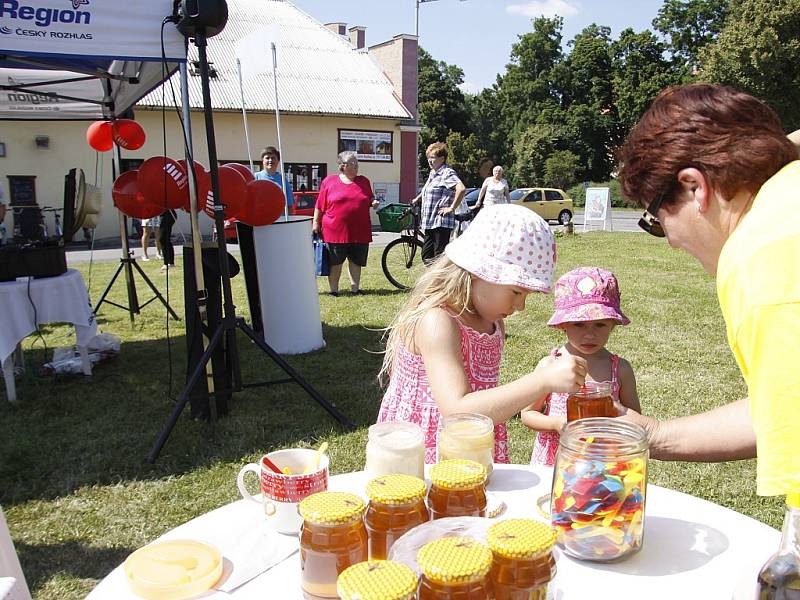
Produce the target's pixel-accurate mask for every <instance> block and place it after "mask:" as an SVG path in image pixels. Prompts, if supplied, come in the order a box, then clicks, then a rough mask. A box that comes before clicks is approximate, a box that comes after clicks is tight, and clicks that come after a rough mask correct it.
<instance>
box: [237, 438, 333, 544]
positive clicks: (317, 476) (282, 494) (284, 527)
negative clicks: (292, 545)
mask: <svg viewBox="0 0 800 600" xmlns="http://www.w3.org/2000/svg"><path fill="white" fill-rule="evenodd" d="M264 457H266V458H268V459H269V460H271V461H272V462H273V463H274V464H275V466H277V467H278V468H279V469H284V468H285V467H288V468H289V470H290V474H288V475H286V474H284V473H276V472H275V471H273V470H272V469H270V468H269V467H268V466H266V465H265V464H264ZM316 461H317V451H316V450H311V449H307V448H290V449H288V450H277V451H275V452H270V453H268V454H265V455H264V456H262V457H261V460H259V461H258V464H256V463H250V464H247V465H245V466H244V467H242V469H241V470H240V471H239V475H238V476H237V477H236V485H237V486H238V488H239V493H240V494H241V495H242V497H243V498H246V499H248V500H252V501H253V502H258V503H263V504H264V515H265V516H266V517H267V521H268V522H270V523H271V524H272V526H273V527H274V528H275V529H276V530H277V531H279V532H280V533H288V534H297V533H299V532H300V526H301V525H302V524H303V519H302V518H301V517H300V513H299V512H298V511H297V505H298V503H299V502H300V501H301V500H302V499H303V498H305V497H306V496H310V495H311V494H316V493H317V492H324V491H325V490H327V489H328V457H327V455H325V454H323V455H322V456H321V457H320V460H319V465H318V466H317V467H316V468H313V466H314V465H315V463H316ZM306 471H309V472H306ZM248 472H252V473H255V474H256V475H258V478H259V481H260V489H261V498H260V499H259V498H258V497H256V496H253V495H252V494H250V492H248V491H247V487H246V486H245V484H244V477H245V474H246V473H248Z"/></svg>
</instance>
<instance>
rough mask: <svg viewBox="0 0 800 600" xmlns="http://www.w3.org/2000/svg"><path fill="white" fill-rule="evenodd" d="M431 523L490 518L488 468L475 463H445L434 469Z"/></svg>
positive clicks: (430, 499)
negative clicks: (487, 498)
mask: <svg viewBox="0 0 800 600" xmlns="http://www.w3.org/2000/svg"><path fill="white" fill-rule="evenodd" d="M430 477H431V489H430V490H429V491H428V508H429V509H430V511H431V520H433V519H441V518H442V517H485V516H486V469H485V468H484V467H483V465H482V464H480V463H477V462H475V461H474V460H463V459H455V460H445V461H442V462H439V463H436V464H435V465H433V466H432V467H431V471H430Z"/></svg>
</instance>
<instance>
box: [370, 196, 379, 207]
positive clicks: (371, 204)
mask: <svg viewBox="0 0 800 600" xmlns="http://www.w3.org/2000/svg"><path fill="white" fill-rule="evenodd" d="M380 205H381V203H380V202H379V201H378V200H375V199H374V198H373V200H372V202H371V203H370V206H372V208H378V207H379V206H380Z"/></svg>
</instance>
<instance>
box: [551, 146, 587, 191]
mask: <svg viewBox="0 0 800 600" xmlns="http://www.w3.org/2000/svg"><path fill="white" fill-rule="evenodd" d="M580 163H581V159H580V157H579V156H578V155H577V154H575V153H574V152H570V151H569V150H557V151H555V152H553V153H552V154H551V155H550V156H548V157H547V159H546V160H545V161H544V184H545V185H546V186H547V187H556V188H561V189H564V190H565V189H567V188H568V187H569V186H570V185H572V184H573V183H574V182H575V181H577V180H578V178H577V177H576V173H577V172H578V171H579V170H580Z"/></svg>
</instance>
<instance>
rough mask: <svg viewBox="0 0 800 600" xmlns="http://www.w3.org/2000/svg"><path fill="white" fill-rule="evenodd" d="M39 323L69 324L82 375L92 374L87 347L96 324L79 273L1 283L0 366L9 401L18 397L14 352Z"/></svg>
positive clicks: (94, 332) (95, 329) (69, 270)
mask: <svg viewBox="0 0 800 600" xmlns="http://www.w3.org/2000/svg"><path fill="white" fill-rule="evenodd" d="M42 323H72V324H73V325H74V326H75V337H76V338H77V346H78V350H79V351H80V353H81V357H82V359H83V372H84V374H85V375H91V374H92V370H91V363H90V362H89V357H88V353H87V351H86V346H88V345H89V342H90V341H91V339H92V338H93V337H94V336H95V334H96V333H97V323H96V321H95V317H94V312H93V311H92V307H91V305H90V304H89V294H88V292H87V291H86V283H85V282H84V281H83V275H81V273H80V271H76V270H75V269H68V270H67V272H66V273H64V274H63V275H59V276H57V277H44V278H41V279H30V280H29V281H7V282H3V283H0V363H2V365H3V377H4V379H5V384H6V395H7V396H8V400H9V401H10V402H15V401H16V398H17V395H16V387H15V385H14V358H13V355H14V353H15V349H16V348H17V345H18V344H19V343H20V342H21V341H22V340H23V339H24V338H25V337H26V336H28V335H30V334H31V333H33V332H34V331H36V327H37V325H38V324H42Z"/></svg>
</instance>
